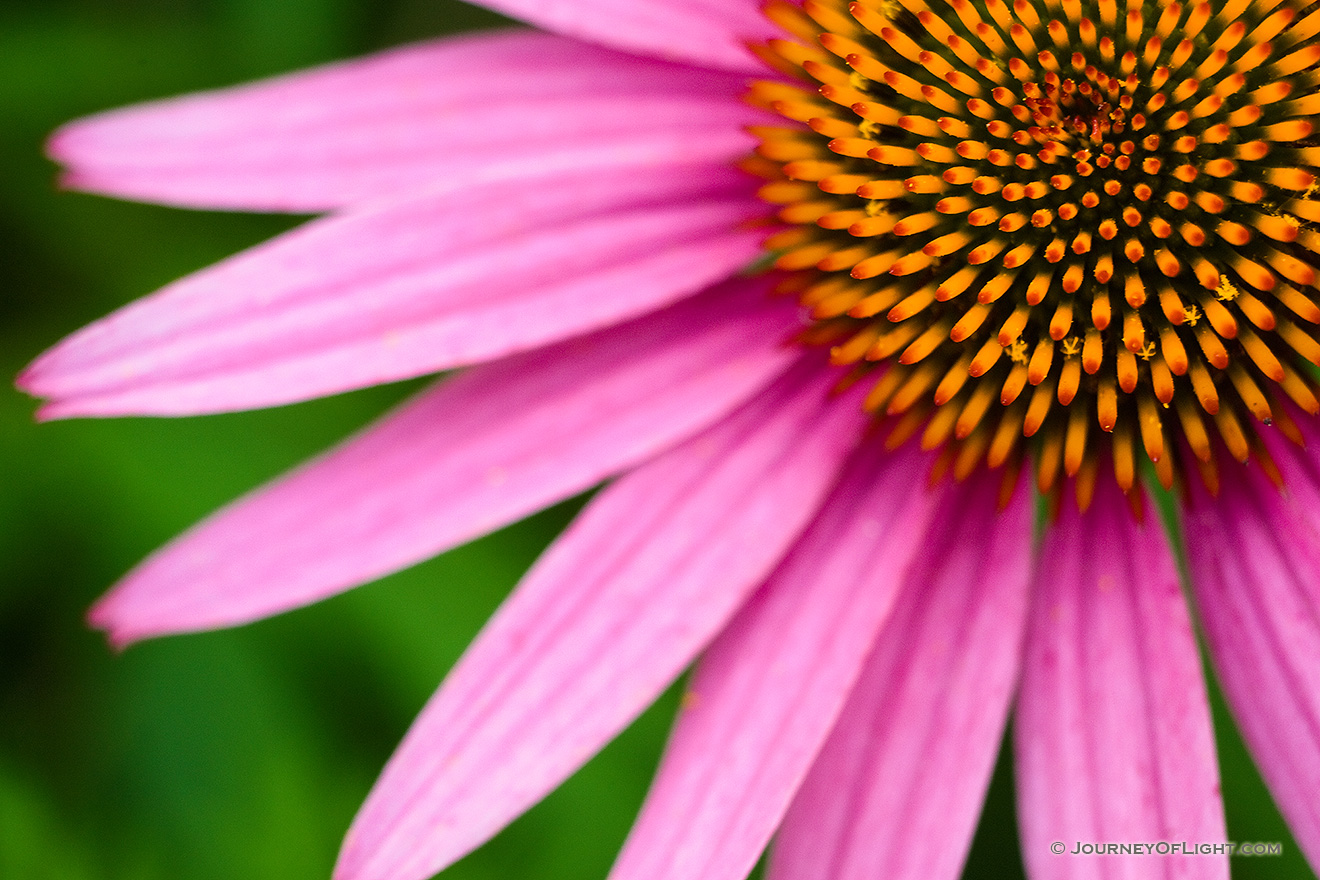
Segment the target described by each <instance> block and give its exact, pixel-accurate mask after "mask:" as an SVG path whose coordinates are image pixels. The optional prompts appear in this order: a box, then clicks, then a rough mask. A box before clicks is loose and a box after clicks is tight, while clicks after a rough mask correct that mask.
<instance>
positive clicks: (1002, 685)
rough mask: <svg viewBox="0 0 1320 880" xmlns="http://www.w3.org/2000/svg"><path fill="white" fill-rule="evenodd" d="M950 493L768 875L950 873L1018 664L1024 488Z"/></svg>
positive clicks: (968, 829)
mask: <svg viewBox="0 0 1320 880" xmlns="http://www.w3.org/2000/svg"><path fill="white" fill-rule="evenodd" d="M998 482H999V475H998V474H989V475H983V476H980V477H976V478H974V480H973V482H972V483H971V484H969V485H968V486H966V487H960V488H959V489H957V490H956V491H954V492H952V493H951V494H950V496H949V497H948V498H947V499H946V501H945V502H944V504H943V509H942V515H941V516H940V518H939V519H938V520H937V522H936V524H935V525H934V527H932V529H931V530H930V531H929V533H928V536H927V539H926V549H925V552H924V553H922V554H921V557H920V559H921V563H920V564H919V565H918V566H917V567H916V568H914V569H913V571H912V572H911V573H910V574H909V575H908V577H907V579H906V580H905V582H904V585H903V589H902V591H901V592H900V594H899V596H898V599H897V602H896V603H895V606H894V612H893V615H892V616H891V617H890V619H889V621H888V622H887V623H886V624H885V628H884V629H883V630H882V631H881V633H880V635H879V638H878V639H877V641H876V647H875V650H874V652H873V653H872V654H871V656H870V659H868V660H867V661H866V666H865V670H864V671H863V673H862V677H861V680H860V682H859V683H858V685H857V687H856V689H855V690H854V691H853V694H852V696H851V697H850V698H849V700H848V704H847V707H846V708H845V709H844V711H843V714H842V716H841V717H840V718H839V721H838V724H837V726H836V727H835V729H834V732H833V733H832V734H831V735H830V738H829V740H828V741H827V743H826V745H825V748H824V750H823V751H822V752H821V754H820V757H819V758H817V760H816V763H815V765H814V766H813V767H812V768H811V773H810V775H809V776H808V777H807V780H806V782H805V783H804V784H803V786H802V789H801V790H800V791H799V792H798V794H797V797H796V798H795V799H794V801H793V805H792V807H791V808H790V810H789V812H788V815H787V816H786V817H785V819H784V825H783V828H782V829H781V830H780V833H779V837H778V840H777V842H776V844H775V847H774V850H773V854H772V857H771V860H770V871H769V874H768V876H769V877H770V878H772V880H807V878H818V877H828V878H830V880H872V878H877V877H884V878H893V880H905V878H911V880H941V878H948V880H954V878H957V877H958V876H959V874H960V872H961V869H962V864H963V861H964V860H965V859H966V857H967V849H968V847H969V846H970V845H971V839H972V833H973V831H974V830H975V828H976V821H977V817H978V815H979V813H980V809H981V803H982V801H983V800H984V798H985V790H986V786H987V785H988V784H989V781H990V774H991V771H992V770H993V767H994V762H995V756H996V754H997V752H998V750H999V742H1000V738H1001V737H1002V735H1003V729H1004V722H1005V719H1006V718H1007V716H1008V707H1009V703H1010V700H1011V697H1012V695H1013V690H1014V688H1015V686H1016V683H1017V674H1018V668H1019V664H1020V662H1021V649H1022V633H1023V630H1024V625H1025V621H1026V608H1027V586H1028V582H1029V580H1030V576H1031V518H1032V500H1033V499H1032V498H1031V495H1030V493H1028V492H1023V491H1019V492H1018V493H1017V497H1016V498H1015V499H1014V500H1013V502H1012V503H1011V504H1010V506H1009V507H1008V509H1007V510H1005V511H1004V512H1003V513H1002V514H997V513H996V509H995V508H996V493H997V487H998Z"/></svg>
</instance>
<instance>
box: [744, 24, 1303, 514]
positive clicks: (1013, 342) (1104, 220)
mask: <svg viewBox="0 0 1320 880" xmlns="http://www.w3.org/2000/svg"><path fill="white" fill-rule="evenodd" d="M781 11H782V10H781ZM808 16H809V17H808ZM781 17H783V16H781ZM1312 17H1314V16H1312ZM788 18H790V19H791V21H792V26H791V28H789V33H788V34H787V35H786V38H785V39H783V40H776V41H772V42H771V43H770V44H768V46H766V47H764V48H763V49H762V53H761V54H763V56H766V57H769V56H771V55H773V56H774V58H775V59H776V62H775V63H776V66H777V67H778V68H780V69H783V70H787V71H794V72H796V73H797V74H798V75H799V76H800V78H801V80H802V84H801V85H800V86H791V85H785V84H784V83H782V82H778V83H761V84H757V85H755V86H753V87H752V91H751V95H750V99H751V100H752V101H753V102H754V103H757V104H758V105H759V106H768V107H772V108H773V109H775V110H776V111H778V112H779V113H780V114H781V115H783V116H784V117H785V118H786V119H787V120H788V121H789V124H788V125H786V126H782V127H764V128H758V129H757V130H756V131H755V132H754V133H755V134H756V135H757V136H758V137H760V139H761V147H760V149H759V150H758V152H759V153H760V156H761V157H762V158H760V159H758V160H757V161H758V162H767V161H769V162H772V163H778V165H777V166H772V167H778V168H779V169H781V170H780V171H779V172H777V173H773V172H772V173H771V174H769V175H767V176H769V177H771V178H772V179H771V180H769V181H768V182H767V183H766V184H765V185H764V186H763V187H762V189H761V191H760V192H761V195H762V197H763V198H764V199H765V200H766V201H767V202H769V203H771V204H772V205H773V206H774V213H775V216H776V217H777V219H778V220H779V221H780V222H782V223H784V224H788V226H789V228H788V229H786V230H785V231H784V232H781V233H778V234H776V235H774V236H772V238H771V242H770V245H769V246H770V247H771V248H772V250H775V251H777V259H778V265H779V266H781V267H783V268H789V269H794V270H807V271H808V272H812V273H815V274H816V275H817V276H819V277H818V280H817V281H816V282H813V283H804V284H803V285H802V287H801V288H800V289H801V290H802V291H804V292H803V293H802V294H800V295H801V296H802V298H803V304H804V305H805V306H807V307H808V309H809V310H810V314H811V315H812V318H813V319H814V320H815V321H817V322H818V325H817V326H816V327H812V328H808V329H807V331H805V332H804V333H803V334H802V337H803V339H805V340H808V341H812V340H816V341H818V343H817V344H825V345H829V346H831V356H832V358H833V360H834V361H835V362H836V363H839V364H849V365H851V366H850V369H851V370H852V372H850V373H849V374H848V375H849V377H850V378H851V379H856V378H858V377H859V376H861V375H864V374H865V373H866V372H867V371H872V370H875V371H877V372H876V374H875V375H876V385H875V388H874V389H873V391H872V393H871V395H870V397H869V398H868V404H867V405H868V408H869V409H870V410H871V411H873V412H875V413H876V418H881V419H885V418H893V419H897V420H899V421H898V422H896V425H895V427H894V428H893V429H892V430H891V431H890V433H889V435H888V436H889V442H890V443H891V444H893V443H897V442H901V441H902V440H903V439H904V438H906V437H920V438H921V443H922V444H923V446H926V447H927V448H935V447H937V446H942V445H943V446H949V447H950V449H949V450H948V451H947V454H946V455H945V456H943V457H942V458H941V460H942V461H944V462H945V470H946V471H947V472H949V473H951V474H953V475H954V476H955V477H965V476H966V475H967V474H969V473H971V471H972V470H974V469H975V468H976V467H978V466H984V467H1005V468H1010V467H1015V466H1016V464H1015V463H1020V462H1022V461H1023V460H1024V459H1029V460H1030V461H1032V462H1033V464H1032V467H1033V468H1034V469H1035V470H1036V483H1037V485H1038V486H1040V487H1044V488H1048V489H1050V490H1051V491H1056V490H1057V487H1058V486H1060V485H1062V480H1061V479H1060V474H1062V475H1063V476H1067V477H1075V478H1076V480H1075V484H1076V485H1078V486H1089V487H1090V488H1088V489H1086V491H1085V492H1082V491H1079V495H1078V500H1079V502H1083V503H1084V502H1085V501H1086V500H1087V498H1089V493H1090V491H1092V490H1093V488H1094V480H1095V479H1097V476H1096V475H1097V474H1100V473H1108V472H1112V473H1113V474H1114V478H1115V479H1116V480H1117V481H1118V483H1119V485H1120V487H1121V488H1123V489H1124V490H1125V491H1126V490H1130V489H1132V488H1134V486H1135V485H1136V482H1137V478H1138V475H1139V474H1140V472H1141V469H1140V468H1138V467H1137V458H1138V457H1139V456H1144V457H1145V458H1147V459H1149V460H1150V462H1151V463H1152V465H1153V468H1152V469H1151V472H1152V473H1154V474H1155V475H1156V477H1157V478H1158V479H1159V480H1160V481H1161V482H1164V483H1167V484H1171V483H1173V482H1175V481H1177V480H1180V479H1183V478H1185V477H1186V476H1187V475H1188V474H1200V475H1201V477H1202V478H1203V479H1206V480H1207V481H1208V482H1207V485H1209V484H1210V483H1211V482H1213V483H1214V485H1215V486H1217V482H1216V481H1217V480H1218V476H1217V474H1218V471H1217V469H1216V468H1215V466H1214V459H1215V456H1217V455H1229V456H1231V457H1234V458H1243V457H1249V456H1250V455H1251V454H1252V452H1251V450H1252V449H1255V448H1258V447H1259V446H1260V443H1259V440H1258V438H1257V437H1256V436H1255V434H1256V433H1257V432H1260V431H1264V430H1269V428H1268V427H1267V426H1269V425H1271V424H1272V423H1273V422H1274V421H1275V420H1276V419H1277V418H1280V417H1281V416H1280V414H1281V413H1286V410H1285V408H1284V405H1283V403H1282V402H1281V401H1282V400H1283V399H1284V398H1287V399H1288V400H1291V401H1292V402H1293V403H1294V404H1296V405H1298V406H1301V407H1302V408H1304V409H1308V411H1309V410H1312V409H1320V388H1318V387H1317V383H1316V380H1315V379H1314V378H1313V373H1312V372H1311V369H1310V366H1309V364H1320V342H1317V341H1316V338H1315V336H1316V334H1315V333H1313V332H1311V331H1309V330H1304V329H1302V328H1303V326H1306V325H1311V326H1313V325H1315V324H1320V293H1318V292H1317V289H1316V284H1317V280H1318V279H1320V256H1318V255H1317V251H1318V250H1320V197H1317V196H1318V195H1320V193H1318V192H1317V190H1318V189H1320V183H1318V181H1320V177H1318V176H1317V175H1320V170H1318V169H1320V136H1317V132H1316V129H1315V122H1314V117H1315V116H1316V115H1317V114H1320V96H1318V94H1320V93H1318V91H1317V90H1318V89H1320V73H1317V72H1316V70H1315V65H1317V64H1320V44H1318V43H1317V38H1318V37H1320V23H1316V24H1310V23H1308V24H1306V25H1305V28H1303V27H1301V26H1299V25H1296V24H1295V22H1296V20H1297V13H1296V9H1294V8H1293V7H1292V6H1290V5H1285V4H1281V3H1280V2H1279V0H1232V2H1229V3H1219V2H1216V3H1215V4H1213V5H1212V4H1210V3H1204V2H1200V3H1187V4H1183V5H1179V4H1166V5H1163V6H1158V7H1157V6H1154V5H1150V4H1147V5H1144V6H1143V5H1141V4H1128V6H1127V7H1126V8H1123V7H1121V6H1120V5H1119V4H1118V3H1116V2H1114V0H1101V2H1100V5H1099V6H1098V7H1092V8H1091V10H1090V11H1089V12H1085V13H1084V10H1083V6H1082V4H1081V3H1079V2H1076V0H1062V2H1060V0H1050V2H1046V0H1014V2H1012V3H1007V2H1003V0H913V2H907V0H887V2H870V3H851V4H850V3H847V2H844V0H813V2H812V4H811V9H810V10H808V15H807V16H804V15H801V14H797V15H794V16H789V17H788ZM813 21H814V22H815V24H804V22H813ZM1307 21H1308V22H1310V18H1308V19H1307ZM1317 22H1320V19H1317ZM817 26H819V31H820V32H817ZM1313 199H1314V200H1313ZM835 279H838V280H835ZM1294 433H1295V432H1294ZM1101 460H1109V461H1111V462H1112V468H1110V467H1106V468H1100V467H1099V466H1098V462H1100V461H1101ZM1189 464H1190V465H1191V467H1189ZM1084 475H1085V476H1086V479H1085V480H1083V479H1082V476H1084ZM1211 488H1212V489H1213V488H1214V486H1212V487H1211Z"/></svg>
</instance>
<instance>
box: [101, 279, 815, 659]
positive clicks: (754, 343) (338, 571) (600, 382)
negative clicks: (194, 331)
mask: <svg viewBox="0 0 1320 880" xmlns="http://www.w3.org/2000/svg"><path fill="white" fill-rule="evenodd" d="M766 286H767V284H766V282H765V281H740V282H734V283H730V284H728V285H726V286H725V287H724V288H723V289H719V290H716V291H713V292H711V293H707V294H704V295H702V296H699V297H696V298H694V299H692V300H689V301H687V302H684V303H681V304H679V305H678V306H675V307H673V308H670V309H667V310H666V311H664V312H660V313H657V314H655V315H652V316H648V317H646V318H642V319H639V320H637V321H634V322H632V323H630V324H627V325H624V326H621V327H617V328H613V329H611V330H607V331H603V332H601V333H599V334H597V335H595V336H590V337H587V338H585V339H579V340H574V341H572V342H568V343H563V344H561V345H559V346H557V347H555V348H553V349H546V350H540V351H535V352H531V353H528V354H525V355H519V356H515V357H513V358H510V359H508V360H505V361H499V362H497V363H493V364H489V365H486V366H481V367H476V368H474V369H472V370H471V371H469V372H467V373H464V374H462V375H460V376H458V377H456V378H454V379H451V380H449V381H446V382H444V383H442V384H441V385H440V386H439V387H437V388H434V389H432V390H430V391H427V392H425V393H423V394H422V395H420V396H419V397H418V398H417V399H416V400H414V401H413V402H411V403H409V404H408V405H406V406H405V407H403V408H402V409H401V410H400V411H398V412H396V413H394V414H393V415H391V416H388V417H387V418H385V419H384V420H383V421H381V422H380V423H379V424H377V425H375V426H373V427H372V428H370V429H368V430H367V431H366V432H364V433H363V434H362V435H360V436H358V437H356V438H354V439H352V440H350V441H348V442H347V443H345V444H344V445H343V446H341V447H340V448H338V449H336V450H334V451H333V452H331V453H329V454H328V455H326V456H325V457H323V458H321V459H320V460H318V461H316V462H313V463H311V464H309V465H306V466H304V467H303V468H302V469H300V470H298V471H295V472H294V473H293V474H291V475H289V476H287V477H284V478H282V479H281V480H279V481H277V482H276V483H274V484H273V485H270V486H267V487H264V488H262V489H259V490H257V491H256V492H255V493H253V494H252V495H249V496H248V497H246V498H244V499H242V500H240V501H238V502H236V503H234V504H233V505H232V506H230V507H228V508H226V509H225V510H223V511H221V512H219V513H217V514H215V515H214V516H212V517H211V518H210V519H208V520H207V521H206V522H204V523H202V524H201V525H199V526H197V527H195V528H194V529H192V530H191V531H190V532H188V533H187V534H185V535H183V536H182V537H180V538H178V539H177V540H175V541H174V542H173V543H171V544H170V545H168V546H167V547H165V548H164V549H162V550H160V551H158V552H157V553H156V554H155V555H153V556H152V557H151V558H150V559H148V560H147V561H146V562H145V563H143V564H142V565H141V566H139V567H138V568H137V569H136V570H135V571H134V572H133V573H131V574H130V575H128V577H127V578H125V579H124V580H123V581H122V582H121V583H120V584H119V585H118V586H117V587H116V588H115V589H114V590H113V591H111V593H110V594H109V595H108V596H106V597H105V598H104V599H102V600H101V602H100V603H99V604H98V605H97V606H96V608H95V609H94V611H93V612H92V620H93V621H94V622H95V624H96V625H97V626H100V627H103V628H105V629H108V630H109V631H110V634H111V637H112V638H113V639H114V640H115V641H116V642H117V643H119V644H124V643H126V642H129V641H133V640H136V639H141V638H145V637H148V636H154V635H161V634H164V633H171V632H181V631H187V630H199V629H209V628H213V627H218V626H229V625H233V624H237V623H244V622H247V621H249V620H255V619H257V618H260V617H265V616H267V615H270V614H275V613H277V612H280V611H284V610H286V609H289V608H294V607H297V606H299V605H304V604H307V603H309V602H314V601H317V600H319V599H323V598H325V597H327V596H330V595H333V594H335V593H337V592H340V591H341V590H344V589H347V588H349V587H353V586H355V585H357V584H359V583H362V582H364V581H368V580H372V579H373V578H376V577H380V576H381V575H383V574H386V573H388V572H391V571H395V570H397V569H399V568H402V567H404V566H407V565H411V564H412V563H414V562H417V561H419V560H421V559H425V558H427V557H429V556H433V555H435V554H437V553H440V552H442V551H443V550H446V549H448V548H450V547H453V546H456V545H458V544H461V543H463V542H464V541H467V540H470V539H472V538H474V537H476V536H478V535H481V534H484V533H486V532H488V531H491V530H493V529H496V528H499V527H500V526H503V525H505V524H507V523H509V522H511V521H513V520H515V519H518V518H519V517H522V516H525V515H527V514H529V513H531V512H532V511H535V510H538V509H540V508H541V507H544V506H546V505H548V504H552V503H554V502H555V501H558V500H560V499H562V498H566V497H568V496H571V495H573V494H576V493H578V492H581V491H583V490H585V489H587V488H589V487H590V486H592V485H594V484H595V483H597V482H599V481H600V480H602V479H604V478H605V477H607V476H609V475H611V474H614V473H617V472H619V471H620V470H623V469H625V468H627V467H629V466H631V465H633V464H635V463H637V462H639V461H641V460H643V459H645V458H646V457H648V456H650V455H653V454H655V453H656V452H658V451H660V450H663V449H666V448H668V447H669V446H670V445H672V444H674V443H676V442H678V441H680V440H682V439H684V438H686V437H688V436H691V435H692V434H693V433H695V432H697V431H699V430H701V429H702V428H704V427H706V426H707V425H709V424H710V423H712V422H713V421H715V420H716V419H718V418H720V417H721V416H722V415H724V414H725V413H726V412H728V411H729V410H730V409H732V408H733V407H735V406H737V405H738V404H740V403H741V402H742V401H743V400H744V399H746V398H747V397H748V396H749V395H750V394H752V393H754V392H755V391H756V390H758V389H760V388H762V387H764V386H765V385H766V384H767V383H768V382H769V381H770V380H771V379H772V377H773V376H774V375H776V374H777V373H779V372H781V371H782V370H783V369H785V368H786V366H787V364H788V363H789V360H790V359H791V358H793V357H795V356H796V355H795V354H794V352H793V351H792V350H791V349H787V348H784V347H782V346H781V345H780V344H779V342H778V341H779V340H780V339H781V338H783V336H784V335H785V333H786V331H787V329H788V328H789V327H791V326H792V325H793V323H794V314H793V312H794V310H793V305H792V303H790V302H787V301H785V300H771V299H769V298H768V297H766V295H765V288H766ZM276 536H277V537H276Z"/></svg>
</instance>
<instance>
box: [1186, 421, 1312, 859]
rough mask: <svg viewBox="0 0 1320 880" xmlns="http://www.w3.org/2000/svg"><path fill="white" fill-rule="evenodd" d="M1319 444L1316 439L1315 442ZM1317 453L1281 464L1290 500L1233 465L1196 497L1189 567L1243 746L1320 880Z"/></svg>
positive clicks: (1292, 456)
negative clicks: (1209, 494) (1211, 493)
mask: <svg viewBox="0 0 1320 880" xmlns="http://www.w3.org/2000/svg"><path fill="white" fill-rule="evenodd" d="M1312 443H1314V438H1312ZM1314 455H1315V453H1314V452H1313V451H1312V450H1310V449H1308V450H1307V452H1306V453H1304V454H1298V453H1293V452H1291V451H1289V450H1287V449H1285V448H1283V447H1282V446H1281V447H1280V448H1279V449H1278V451H1277V452H1276V455H1275V460H1276V461H1278V462H1279V464H1280V469H1281V470H1282V471H1283V473H1284V479H1285V487H1286V488H1285V491H1283V492H1280V491H1279V490H1278V489H1276V488H1275V487H1274V486H1272V485H1271V484H1270V483H1269V482H1268V481H1267V480H1266V479H1265V477H1264V476H1263V475H1262V474H1261V473H1260V470H1259V469H1258V468H1256V467H1241V466H1238V465H1233V466H1231V467H1229V468H1227V469H1226V471H1225V472H1224V473H1223V478H1222V480H1221V484H1222V488H1221V490H1220V496H1219V497H1218V498H1216V499H1209V498H1206V497H1204V496H1194V500H1193V501H1192V503H1191V506H1190V508H1189V510H1188V513H1187V518H1186V524H1185V530H1186V535H1187V560H1188V564H1189V567H1190V568H1191V576H1192V586H1193V589H1194V593H1195V596H1196V606H1197V611H1198V613H1199V615H1200V618H1201V623H1202V627H1203V628H1204V630H1205V638H1206V644H1207V646H1208V647H1209V650H1210V657H1211V659H1212V661H1213V664H1214V669H1215V673H1216V675H1217V676H1218V679H1219V683H1220V686H1221V688H1222V689H1223V691H1224V696H1225V698H1226V699H1227V701H1228V704H1229V706H1230V708H1231V709H1232V710H1233V715H1234V718H1235V719H1236V721H1237V723H1238V729H1239V730H1241V732H1242V738H1243V739H1244V740H1245V741H1246V744H1247V747H1248V748H1249V749H1250V750H1251V754H1252V756H1253V757H1254V758H1255V760H1256V764H1257V766H1258V767H1259V768H1260V772H1261V776H1263V777H1264V779H1265V783H1266V784H1267V785H1268V786H1269V789H1270V792H1271V793H1272V794H1273V795H1274V800H1275V803H1277V804H1278V806H1279V810H1280V812H1282V813H1283V816H1284V818H1285V819H1286V820H1287V822H1288V826H1289V828H1291V829H1292V832H1293V836H1294V837H1295V838H1296V839H1297V843H1298V845H1299V846H1301V848H1302V850H1303V852H1304V853H1305V854H1306V857H1307V859H1308V860H1309V861H1310V863H1311V865H1312V867H1314V868H1316V869H1318V870H1320V801H1318V800H1317V798H1316V792H1317V791H1320V514H1318V512H1317V509H1316V507H1315V499H1316V497H1317V485H1316V484H1315V483H1314V482H1311V481H1313V480H1314V475H1315V473H1316V467H1315V463H1314V461H1313V460H1311V458H1312V457H1313V456H1314Z"/></svg>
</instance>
